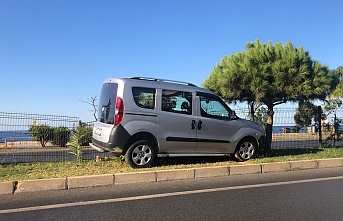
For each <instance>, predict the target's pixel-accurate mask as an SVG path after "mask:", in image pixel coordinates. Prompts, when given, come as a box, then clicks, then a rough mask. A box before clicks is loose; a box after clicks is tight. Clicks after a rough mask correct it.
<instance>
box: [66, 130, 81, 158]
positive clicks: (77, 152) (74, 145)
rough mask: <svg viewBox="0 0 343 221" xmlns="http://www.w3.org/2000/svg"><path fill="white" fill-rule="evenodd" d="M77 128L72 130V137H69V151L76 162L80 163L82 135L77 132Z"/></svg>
mask: <svg viewBox="0 0 343 221" xmlns="http://www.w3.org/2000/svg"><path fill="white" fill-rule="evenodd" d="M79 129H80V128H79V127H77V128H76V129H75V130H73V135H72V136H71V137H70V142H69V145H68V147H69V149H70V152H69V153H70V154H72V155H74V156H75V158H76V161H78V162H81V161H82V146H81V145H80V143H81V141H82V139H83V137H84V136H85V135H84V134H81V131H79Z"/></svg>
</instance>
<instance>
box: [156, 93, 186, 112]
mask: <svg viewBox="0 0 343 221" xmlns="http://www.w3.org/2000/svg"><path fill="white" fill-rule="evenodd" d="M162 111H167V112H174V113H179V114H189V115H191V114H192V93H191V92H185V91H174V90H162Z"/></svg>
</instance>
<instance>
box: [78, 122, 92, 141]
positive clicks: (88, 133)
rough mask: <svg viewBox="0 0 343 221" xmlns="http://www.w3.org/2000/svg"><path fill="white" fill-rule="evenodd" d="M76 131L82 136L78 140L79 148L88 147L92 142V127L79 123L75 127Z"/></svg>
mask: <svg viewBox="0 0 343 221" xmlns="http://www.w3.org/2000/svg"><path fill="white" fill-rule="evenodd" d="M76 130H78V132H79V133H80V135H82V137H81V138H80V140H79V143H80V145H81V146H88V144H89V143H90V142H92V135H93V126H92V125H89V124H86V123H82V122H81V121H80V122H79V125H78V126H77V127H76Z"/></svg>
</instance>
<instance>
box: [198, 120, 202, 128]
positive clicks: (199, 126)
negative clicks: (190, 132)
mask: <svg viewBox="0 0 343 221" xmlns="http://www.w3.org/2000/svg"><path fill="white" fill-rule="evenodd" d="M201 126H202V121H201V120H199V122H198V130H201Z"/></svg>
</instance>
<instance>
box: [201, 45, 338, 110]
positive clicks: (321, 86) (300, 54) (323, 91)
mask: <svg viewBox="0 0 343 221" xmlns="http://www.w3.org/2000/svg"><path fill="white" fill-rule="evenodd" d="M336 83H337V82H335V81H334V78H333V73H332V72H329V70H328V67H327V66H324V65H321V64H320V63H319V62H314V61H312V60H311V57H310V55H309V53H308V52H307V51H304V49H303V48H302V47H299V48H294V47H293V45H292V43H290V42H289V43H287V44H285V45H282V44H281V43H280V42H278V43H276V44H275V45H273V44H272V43H271V42H268V44H261V43H260V42H259V41H258V40H256V42H249V43H247V45H246V51H242V52H238V53H237V54H233V55H230V56H228V57H227V56H224V58H223V59H222V60H221V61H220V63H219V64H217V65H216V66H215V67H214V69H213V71H212V73H211V74H210V76H209V77H208V78H207V79H206V80H205V82H204V83H203V86H204V87H205V88H208V89H210V90H213V91H215V92H217V93H218V94H220V95H221V96H222V97H223V98H225V99H226V100H228V101H247V102H252V101H255V102H263V103H264V104H265V105H267V106H268V107H271V106H275V105H277V104H280V103H285V102H287V101H300V100H311V99H322V100H323V99H325V98H326V96H327V95H328V94H329V92H330V90H331V89H332V87H333V84H336Z"/></svg>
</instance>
